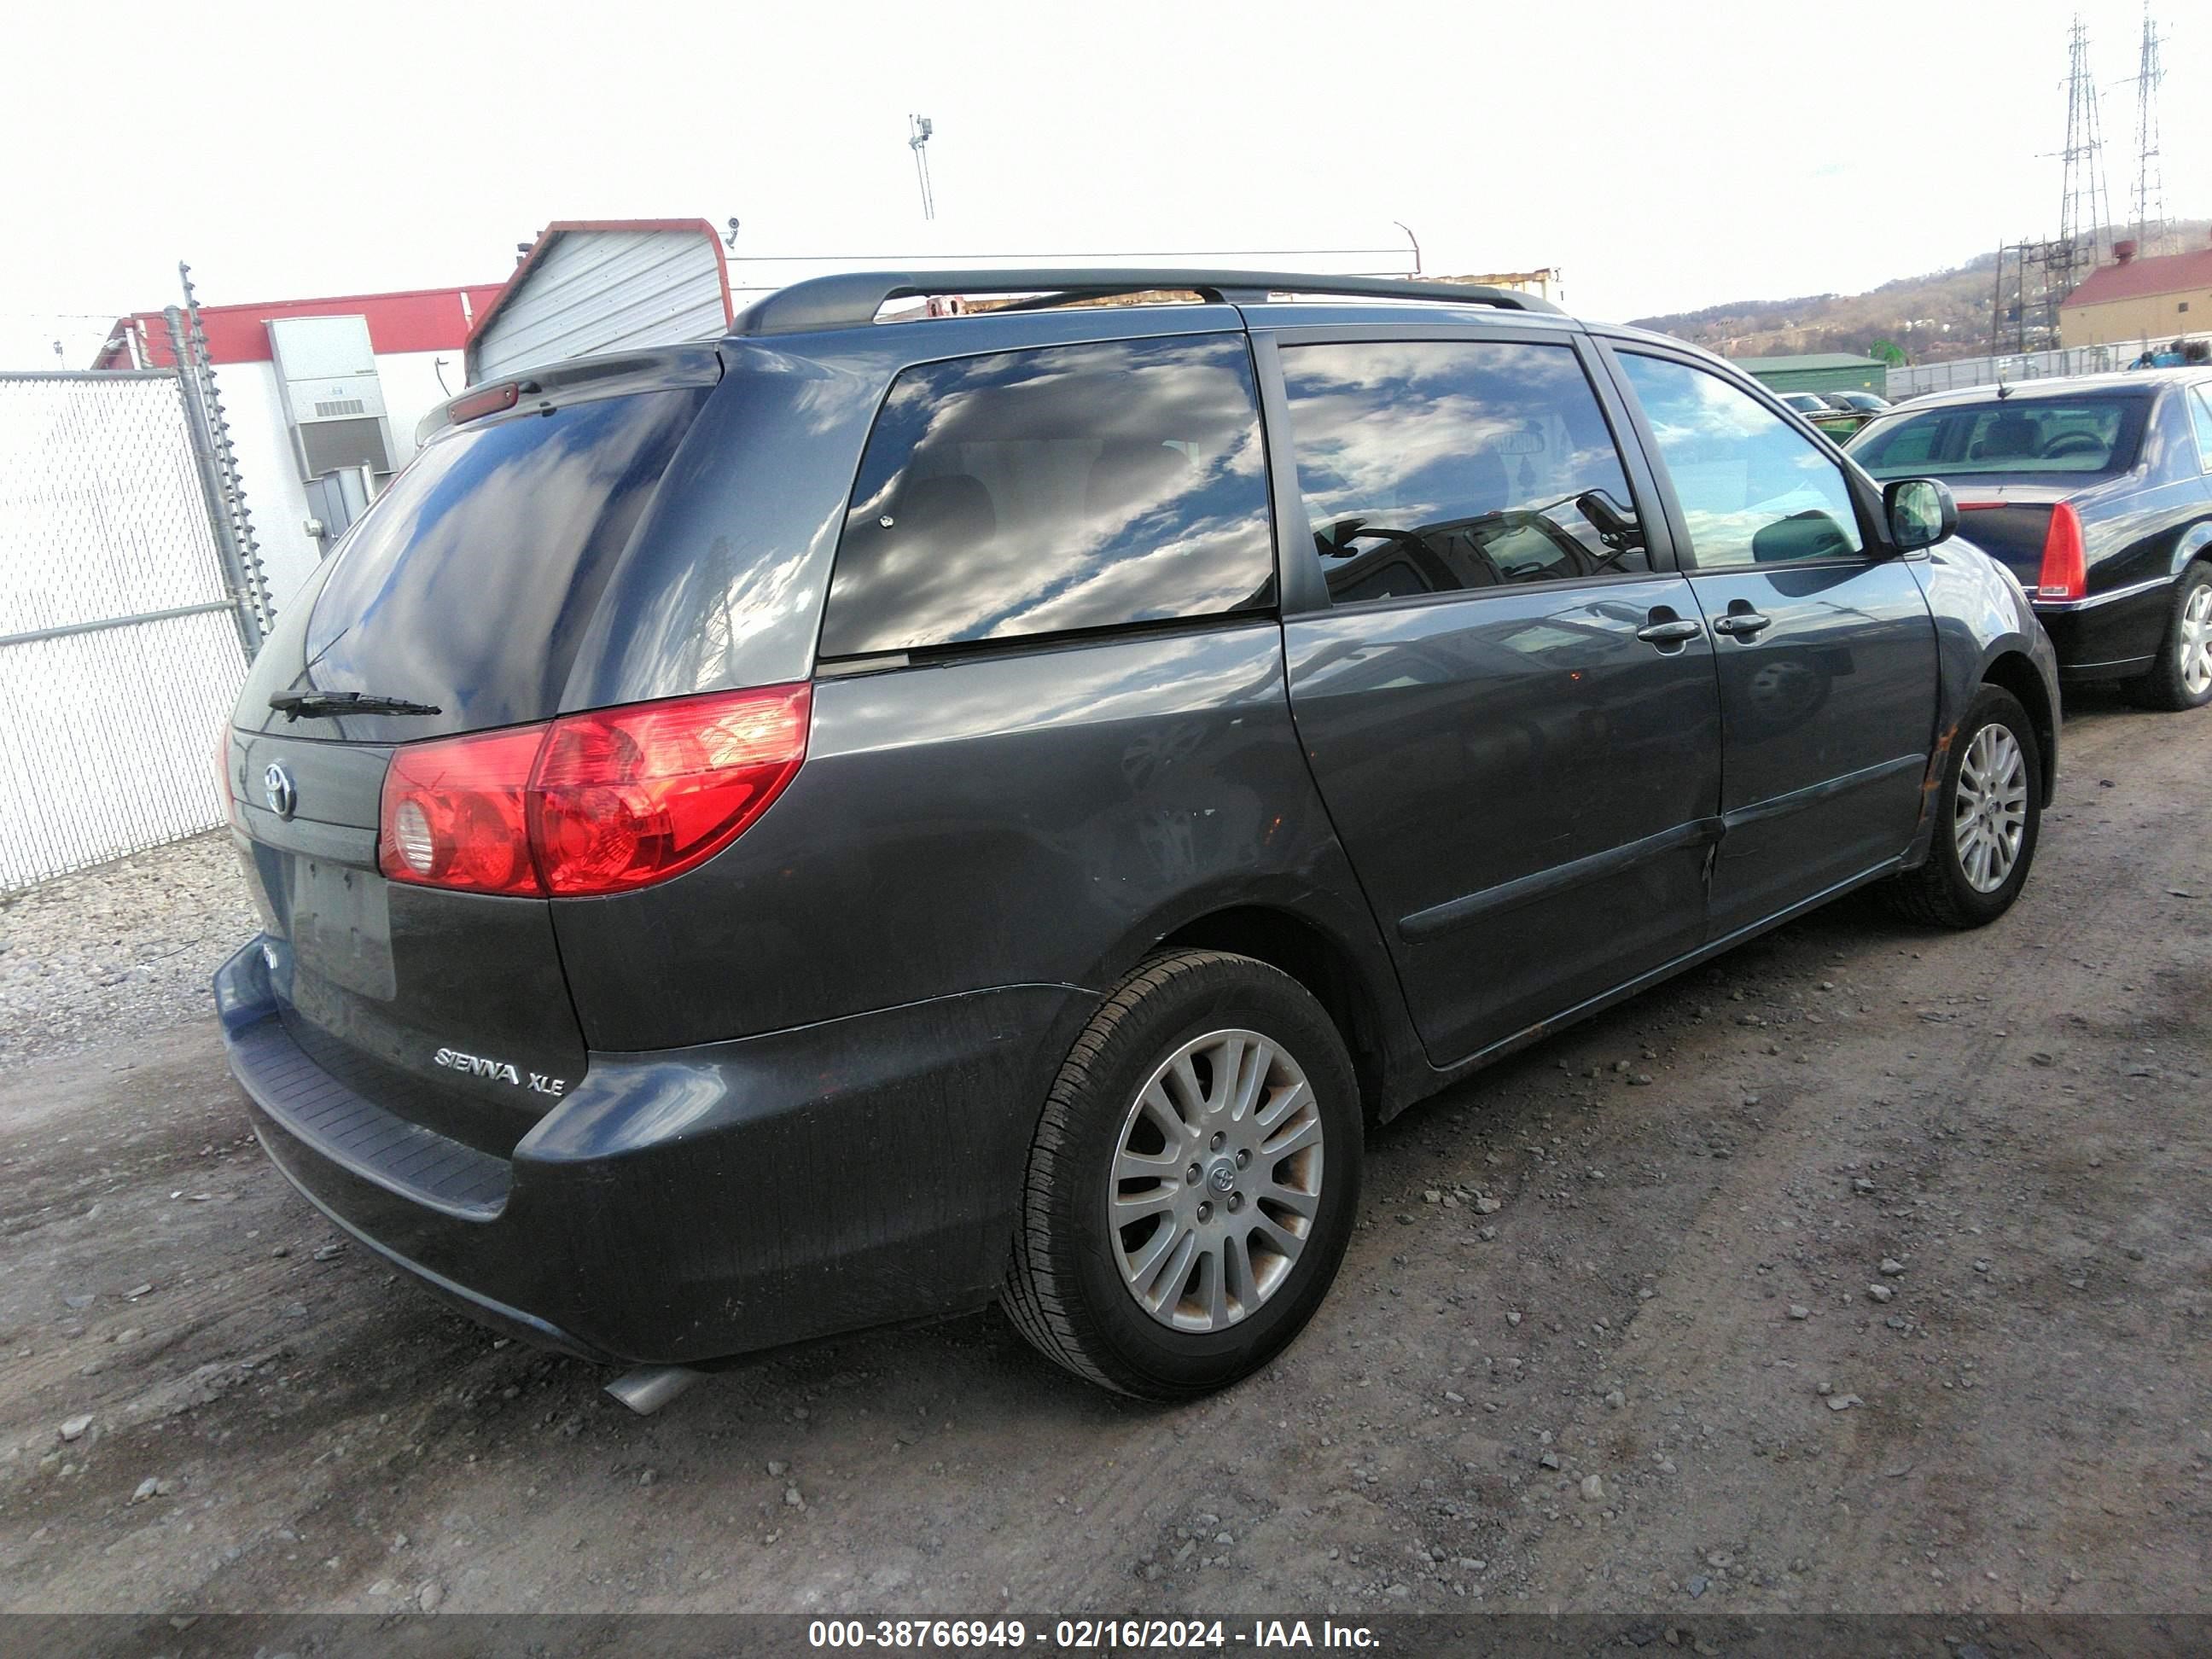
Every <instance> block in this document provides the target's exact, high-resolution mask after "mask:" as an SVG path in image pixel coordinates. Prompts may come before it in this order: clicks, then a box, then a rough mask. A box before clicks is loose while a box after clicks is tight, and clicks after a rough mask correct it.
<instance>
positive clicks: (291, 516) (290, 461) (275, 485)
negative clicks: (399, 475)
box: [216, 346, 461, 613]
mask: <svg viewBox="0 0 2212 1659" xmlns="http://www.w3.org/2000/svg"><path fill="white" fill-rule="evenodd" d="M441 358H442V359H443V360H444V362H445V364H446V368H445V374H446V381H447V385H449V386H451V387H452V388H453V392H459V390H460V389H461V352H460V348H459V346H456V347H454V348H453V349H452V350H450V351H400V352H379V353H378V354H377V358H376V374H377V380H379V382H380V384H381V385H382V386H383V389H384V406H385V409H386V411H387V417H386V420H387V424H388V425H389V427H390V428H391V434H392V445H391V449H392V466H393V468H394V470H397V469H398V468H399V467H403V466H404V465H407V463H408V462H409V461H410V460H411V459H414V455H415V428H416V425H417V424H418V423H419V422H421V421H422V417H423V416H425V415H427V414H428V413H429V412H430V411H431V410H433V409H435V408H436V407H437V406H438V405H439V404H441V403H443V402H445V401H446V399H447V398H448V397H450V396H452V395H453V393H452V392H447V391H444V390H442V389H441V387H440V386H439V383H438V370H437V367H436V365H437V363H438V362H439V360H440V359H441ZM216 391H217V392H219V393H220V394H221V396H222V408H223V415H224V417H225V418H226V419H227V420H228V421H229V422H230V441H231V443H232V446H233V447H234V448H235V449H236V450H237V452H238V471H239V479H240V483H242V484H243V485H244V486H245V489H246V507H247V508H248V509H249V510H251V512H252V514H253V537H254V539H255V541H257V542H258V543H259V544H260V547H261V564H262V568H263V569H264V571H265V572H266V573H267V574H268V578H269V597H270V599H271V600H272V601H273V602H274V603H275V605H276V609H277V611H279V613H281V612H282V611H283V609H284V607H285V605H287V604H288V603H289V601H290V599H291V597H292V595H293V594H294V593H295V592H297V591H298V589H299V586H300V584H301V583H302V582H304V581H306V580H307V577H308V574H310V573H311V572H312V571H313V569H314V568H315V561H316V559H317V557H318V556H319V552H320V550H319V548H318V547H317V546H316V544H315V538H313V536H310V535H309V534H308V533H307V487H306V485H305V484H304V483H302V482H301V477H300V464H299V461H298V459H297V458H296V455H295V451H294V449H293V447H292V435H291V433H290V431H289V429H288V428H287V427H286V425H285V422H284V400H283V391H282V388H280V387H279V386H278V385H277V383H276V364H274V363H268V362H261V363H220V364H217V365H216Z"/></svg>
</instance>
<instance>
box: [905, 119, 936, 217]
mask: <svg viewBox="0 0 2212 1659" xmlns="http://www.w3.org/2000/svg"><path fill="white" fill-rule="evenodd" d="M934 131H936V128H935V126H934V125H933V124H932V123H931V121H930V118H928V117H927V115H909V116H908V117H907V118H906V147H907V148H908V149H910V150H912V151H913V152H914V176H915V182H916V183H917V184H919V185H921V216H922V217H923V218H925V219H934V218H935V217H936V216H937V195H936V192H935V191H933V190H931V189H930V187H929V136H930V134H931V133H933V132H934Z"/></svg>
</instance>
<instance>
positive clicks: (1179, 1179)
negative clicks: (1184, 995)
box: [1106, 1030, 1322, 1331]
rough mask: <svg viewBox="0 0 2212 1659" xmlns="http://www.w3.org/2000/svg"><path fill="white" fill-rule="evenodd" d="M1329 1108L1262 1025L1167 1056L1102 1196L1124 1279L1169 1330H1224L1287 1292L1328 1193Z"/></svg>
mask: <svg viewBox="0 0 2212 1659" xmlns="http://www.w3.org/2000/svg"><path fill="white" fill-rule="evenodd" d="M1321 1177H1322V1125H1321V1111H1320V1109H1319V1107H1318V1106H1316V1103H1315V1102H1314V1095H1313V1089H1312V1087H1311V1085H1309V1084H1308V1083H1307V1081H1306V1074H1305V1073H1304V1071H1303V1070H1302V1069H1300V1067H1299V1066H1298V1063H1297V1060H1293V1059H1292V1058H1291V1056H1290V1055H1289V1054H1286V1053H1285V1052H1284V1050H1283V1049H1282V1048H1279V1046H1277V1045H1276V1044H1275V1043H1274V1042H1272V1041H1271V1040H1270V1039H1268V1038H1267V1037H1264V1036H1261V1035H1260V1034H1259V1033H1258V1032H1257V1031H1243V1030H1236V1031H1211V1032H1208V1033H1207V1034H1206V1036H1200V1037H1194V1038H1192V1039H1191V1041H1189V1042H1186V1043H1184V1044H1183V1045H1182V1047H1181V1048H1177V1049H1176V1051H1175V1052H1174V1053H1173V1054H1170V1055H1169V1056H1168V1057H1167V1058H1166V1059H1165V1060H1162V1061H1161V1062H1160V1065H1159V1066H1158V1069H1157V1070H1156V1071H1154V1072H1153V1073H1152V1076H1151V1078H1150V1079H1147V1080H1146V1084H1145V1086H1144V1087H1143V1088H1142V1089H1140V1090H1139V1091H1137V1098H1136V1099H1135V1101H1134V1102H1133V1103H1131V1105H1130V1107H1129V1110H1128V1115H1127V1116H1126V1117H1125V1118H1124V1119H1123V1120H1122V1123H1121V1140H1120V1142H1119V1144H1118V1146H1116V1148H1115V1154H1114V1172H1113V1177H1112V1180H1111V1182H1110V1183H1109V1191H1108V1193H1107V1196H1106V1208H1107V1225H1108V1227H1109V1230H1110V1233H1111V1237H1112V1238H1113V1242H1114V1256H1115V1265H1116V1266H1117V1267H1119V1268H1120V1269H1121V1282H1122V1284H1124V1285H1127V1287H1128V1291H1129V1294H1130V1295H1131V1296H1133V1297H1135V1298H1136V1300H1137V1305H1138V1306H1139V1307H1140V1308H1142V1309H1143V1310H1145V1311H1146V1313H1148V1314H1150V1315H1151V1316H1152V1317H1153V1318H1154V1319H1157V1320H1158V1321H1159V1322H1160V1323H1162V1324H1163V1325H1169V1326H1172V1327H1173V1328H1176V1330H1181V1331H1216V1330H1220V1329H1222V1328H1225V1327H1227V1326H1230V1325H1234V1324H1236V1323H1237V1322H1238V1321H1239V1320H1242V1319H1245V1318H1248V1317H1249V1316H1250V1315H1251V1314H1252V1312H1253V1311H1254V1310H1255V1309H1257V1308H1258V1307H1259V1306H1260V1305H1261V1304H1262V1303H1264V1302H1266V1301H1267V1298H1268V1297H1271V1296H1273V1294H1274V1293H1275V1292H1276V1291H1278V1290H1279V1289H1280V1288H1281V1287H1282V1285H1283V1283H1284V1281H1285V1279H1288V1278H1289V1277H1290V1273H1291V1267H1294V1266H1295V1265H1296V1264H1297V1259H1298V1254H1299V1252H1300V1251H1302V1250H1303V1249H1304V1248H1305V1244H1306V1241H1307V1239H1308V1238H1309V1237H1311V1236H1312V1232H1313V1226H1314V1217H1315V1213H1316V1210H1317V1209H1318V1207H1319V1206H1320V1202H1321Z"/></svg>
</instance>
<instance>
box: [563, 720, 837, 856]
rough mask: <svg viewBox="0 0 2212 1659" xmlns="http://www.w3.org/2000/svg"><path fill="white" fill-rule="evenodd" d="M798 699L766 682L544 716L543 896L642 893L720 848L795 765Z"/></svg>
mask: <svg viewBox="0 0 2212 1659" xmlns="http://www.w3.org/2000/svg"><path fill="white" fill-rule="evenodd" d="M810 693H811V688H809V687H807V686H805V685H787V686H777V687H775V688H772V689H770V690H766V691H740V692H737V693H733V694H709V695H708V696H701V697H678V698H676V699H674V700H672V701H671V702H648V703H639V704H636V705H635V706H633V707H631V708H610V709H605V710H602V711H600V712H599V713H597V714H570V715H567V716H564V717H563V718H562V719H561V720H556V721H555V722H554V723H553V734H552V736H551V737H550V738H548V739H547V740H546V744H545V752H544V756H543V757H540V759H539V760H538V775H537V777H536V778H535V779H534V780H533V781H532V785H531V791H530V811H531V818H530V828H531V837H532V842H533V843H534V844H535V846H536V847H537V849H538V866H539V868H540V869H541V870H542V871H543V872H544V876H545V885H546V887H547V889H548V890H550V891H551V892H553V893H554V894H556V895H568V894H578V893H615V892H620V891H622V890H623V889H624V888H629V887H642V886H643V885H645V884H647V882H654V881H660V880H663V879H665V878H667V877H670V876H672V875H675V874H677V873H678V872H680V871H684V870H689V869H690V867H691V866H693V865H695V864H698V863H701V862H702V861H703V860H707V859H708V858H711V857H713V856H714V854H716V853H718V852H720V850H721V849H722V848H725V847H726V846H728V845H729V844H730V843H731V842H732V841H734V840H736V839H737V838H738V836H739V835H740V834H742V833H743V832H744V829H745V828H746V826H747V825H749V824H750V823H752V822H753V820H754V819H756V818H757V817H760V815H761V814H762V813H763V812H764V811H767V810H768V806H769V802H770V801H772V800H774V799H775V798H776V796H777V795H778V794H779V793H781V792H782V789H783V787H784V785H786V784H787V783H789V782H790V781H791V778H792V775H793V773H794V772H796V771H798V770H799V763H800V762H801V761H803V760H805V758H806V726H807V715H808V713H809V708H810V702H811V695H810Z"/></svg>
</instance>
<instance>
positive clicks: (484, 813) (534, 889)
mask: <svg viewBox="0 0 2212 1659" xmlns="http://www.w3.org/2000/svg"><path fill="white" fill-rule="evenodd" d="M544 742H545V727H544V726H516V727H514V728H513V729H511V730H508V731H505V732H483V733H482V734H481V735H479V736H476V737H467V738H444V739H441V740H440V741H437V742H434V743H418V744H402V745H401V746H400V748H399V749H398V750H395V751H394V752H393V754H392V766H391V769H389V770H388V771H386V773H385V775H384V800H383V805H382V808H381V810H380V812H379V813H378V817H379V818H380V820H381V822H380V826H379V833H378V836H377V864H378V866H379V867H380V869H382V870H383V872H384V873H385V874H386V875H387V876H389V877H391V878H392V879H393V880H394V881H411V882H419V883H421V884H423V885H424V886H428V887H458V888H461V889H463V890H466V891H468V892H471V893H543V892H544V890H545V889H544V885H543V884H541V883H540V882H539V881H538V866H537V862H536V860H533V859H532V857H531V855H530V823H529V814H528V812H527V811H526V808H525V805H524V798H525V795H526V792H527V790H528V788H529V787H530V769H531V768H532V766H533V765H534V764H535V763H537V760H538V750H539V749H540V748H542V747H543V746H544Z"/></svg>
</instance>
